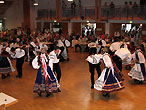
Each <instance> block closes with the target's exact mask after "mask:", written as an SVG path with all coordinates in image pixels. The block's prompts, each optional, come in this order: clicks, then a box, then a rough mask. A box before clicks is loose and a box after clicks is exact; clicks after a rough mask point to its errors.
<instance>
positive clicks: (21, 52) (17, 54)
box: [10, 48, 25, 58]
mask: <svg viewBox="0 0 146 110" xmlns="http://www.w3.org/2000/svg"><path fill="white" fill-rule="evenodd" d="M10 54H11V56H12V57H13V58H22V57H24V55H25V51H24V50H23V49H20V48H17V49H16V50H15V54H14V53H10Z"/></svg>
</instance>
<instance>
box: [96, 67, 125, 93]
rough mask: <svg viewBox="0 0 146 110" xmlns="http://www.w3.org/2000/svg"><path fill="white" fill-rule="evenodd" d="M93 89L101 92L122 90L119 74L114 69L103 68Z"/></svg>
mask: <svg viewBox="0 0 146 110" xmlns="http://www.w3.org/2000/svg"><path fill="white" fill-rule="evenodd" d="M94 88H95V89H96V90H98V91H101V92H106V93H108V92H113V91H119V90H121V89H123V88H124V86H123V83H122V81H121V79H120V76H119V74H118V73H117V72H116V70H115V69H112V68H105V69H104V70H103V71H102V73H101V75H100V77H99V78H98V79H97V80H96V83H95V85H94Z"/></svg>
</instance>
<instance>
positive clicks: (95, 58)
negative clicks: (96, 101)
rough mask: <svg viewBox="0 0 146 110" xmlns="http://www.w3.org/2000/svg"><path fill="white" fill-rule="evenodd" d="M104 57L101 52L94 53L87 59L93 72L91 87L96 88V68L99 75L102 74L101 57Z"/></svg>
mask: <svg viewBox="0 0 146 110" xmlns="http://www.w3.org/2000/svg"><path fill="white" fill-rule="evenodd" d="M101 58H102V55H101V54H96V53H93V54H92V55H90V56H88V57H87V59H86V60H87V61H88V63H89V71H90V73H91V89H94V83H95V81H94V70H95V69H96V71H97V73H98V77H99V76H100V75H101V69H100V64H101V63H100V59H101Z"/></svg>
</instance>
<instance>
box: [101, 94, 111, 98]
mask: <svg viewBox="0 0 146 110" xmlns="http://www.w3.org/2000/svg"><path fill="white" fill-rule="evenodd" d="M102 96H104V97H110V93H103V94H102Z"/></svg>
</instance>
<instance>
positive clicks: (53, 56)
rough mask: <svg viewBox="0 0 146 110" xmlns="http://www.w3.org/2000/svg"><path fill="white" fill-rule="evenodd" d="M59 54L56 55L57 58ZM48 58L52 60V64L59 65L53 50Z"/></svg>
mask: <svg viewBox="0 0 146 110" xmlns="http://www.w3.org/2000/svg"><path fill="white" fill-rule="evenodd" d="M60 52H61V50H59V54H60ZM59 54H58V56H59ZM49 57H50V59H52V60H53V63H59V59H58V58H57V55H56V53H55V51H54V50H53V51H52V52H50V54H49Z"/></svg>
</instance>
